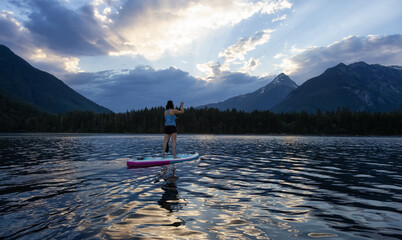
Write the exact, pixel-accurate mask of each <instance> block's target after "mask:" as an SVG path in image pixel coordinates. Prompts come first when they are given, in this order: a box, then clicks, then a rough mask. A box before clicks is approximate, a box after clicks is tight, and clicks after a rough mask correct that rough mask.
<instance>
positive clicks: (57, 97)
mask: <svg viewBox="0 0 402 240" xmlns="http://www.w3.org/2000/svg"><path fill="white" fill-rule="evenodd" d="M0 89H1V90H2V91H3V92H4V93H7V94H8V96H9V97H12V98H15V99H16V100H18V101H22V102H25V103H28V104H30V105H33V106H35V107H36V108H38V109H39V110H42V111H46V112H50V113H65V112H69V111H92V112H95V113H108V112H111V111H110V110H109V109H107V108H105V107H102V106H100V105H98V104H96V103H94V102H93V101H91V100H89V99H87V98H86V97H84V96H82V95H81V94H79V93H78V92H76V91H74V90H73V89H72V88H70V87H69V86H68V85H66V84H65V83H64V82H62V81H61V80H59V79H58V78H56V77H55V76H53V75H51V74H49V73H47V72H45V71H42V70H40V69H37V68H35V67H33V66H32V65H30V64H29V63H28V62H27V61H25V60H24V59H23V58H21V57H19V56H18V55H16V54H14V53H13V52H12V51H11V50H10V49H9V48H8V47H6V46H4V45H1V44H0Z"/></svg>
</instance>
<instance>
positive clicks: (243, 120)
mask: <svg viewBox="0 0 402 240" xmlns="http://www.w3.org/2000/svg"><path fill="white" fill-rule="evenodd" d="M23 110H24V112H25V114H21V113H19V112H18V111H15V112H13V113H10V112H9V113H7V111H6V112H4V111H3V112H2V113H1V114H0V131H1V132H82V133H160V134H161V133H163V128H164V116H163V112H164V110H165V109H164V108H163V107H158V108H151V109H148V108H145V109H142V110H133V111H127V112H126V113H108V114H95V113H92V112H78V111H77V112H69V113H65V114H58V115H53V114H48V113H44V112H40V111H35V110H29V109H28V110H29V111H27V109H23ZM177 129H178V132H179V133H202V134H306V135H402V112H401V111H394V112H389V113H379V112H375V113H371V112H351V111H350V110H348V109H346V108H345V109H338V110H336V111H328V112H321V111H320V110H318V111H317V112H316V113H314V114H312V113H307V112H298V113H296V112H294V113H279V114H277V113H273V112H270V111H253V112H244V111H237V110H236V109H232V110H226V111H220V110H218V109H214V108H208V109H207V108H205V109H195V108H188V109H185V113H184V114H182V115H179V116H178V119H177Z"/></svg>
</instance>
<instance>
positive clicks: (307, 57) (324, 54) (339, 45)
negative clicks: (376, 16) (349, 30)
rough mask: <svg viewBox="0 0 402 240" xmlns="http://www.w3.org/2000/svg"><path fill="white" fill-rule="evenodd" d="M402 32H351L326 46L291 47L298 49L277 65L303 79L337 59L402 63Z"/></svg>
mask: <svg viewBox="0 0 402 240" xmlns="http://www.w3.org/2000/svg"><path fill="white" fill-rule="evenodd" d="M401 46H402V34H395V35H385V36H376V35H369V36H366V37H359V36H349V37H347V38H344V39H342V40H341V41H338V42H335V43H333V44H331V45H329V46H327V47H310V48H307V49H304V50H300V49H297V51H296V50H295V49H296V48H294V47H293V48H292V49H293V50H292V51H293V52H294V53H296V54H295V55H292V56H291V57H288V58H285V59H283V60H282V62H281V64H278V65H277V67H278V68H279V69H281V71H283V72H284V73H286V74H288V75H291V77H292V78H293V79H295V81H296V82H298V83H302V82H304V81H306V80H308V79H309V78H311V77H314V76H317V75H319V74H321V73H322V72H324V70H325V69H327V68H329V67H333V66H335V65H337V64H338V63H341V62H342V63H345V64H350V63H353V62H358V61H365V62H367V63H369V64H377V63H378V64H382V65H402V47H401Z"/></svg>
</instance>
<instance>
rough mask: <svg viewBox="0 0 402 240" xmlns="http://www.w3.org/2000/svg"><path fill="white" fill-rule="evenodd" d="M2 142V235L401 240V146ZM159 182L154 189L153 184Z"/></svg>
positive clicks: (388, 140) (306, 139)
mask: <svg viewBox="0 0 402 240" xmlns="http://www.w3.org/2000/svg"><path fill="white" fill-rule="evenodd" d="M162 140H163V136H162V135H117V134H115V135H105V134H2V135H0V158H1V162H0V168H1V170H0V179H1V180H0V206H1V211H0V238H5V239H402V174H401V173H402V138H398V137H326V136H320V137H315V136H231V135H230V136H229V135H179V136H178V143H177V144H178V146H177V150H178V152H179V153H185V152H198V153H200V155H201V156H202V158H201V159H199V160H196V161H192V162H184V163H179V164H176V165H175V176H176V177H178V178H177V180H176V182H175V183H174V184H167V183H166V182H165V181H164V180H163V179H162V180H160V179H159V177H158V174H159V173H160V172H161V170H163V169H166V167H162V166H156V167H150V168H138V169H128V168H127V167H126V161H127V159H128V158H130V157H133V156H145V155H157V154H161V149H162V146H161V145H162ZM158 180H160V181H158Z"/></svg>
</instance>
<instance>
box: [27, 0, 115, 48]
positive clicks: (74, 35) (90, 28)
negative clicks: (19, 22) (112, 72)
mask: <svg viewBox="0 0 402 240" xmlns="http://www.w3.org/2000/svg"><path fill="white" fill-rule="evenodd" d="M24 6H25V7H26V8H29V9H30V12H29V14H27V18H28V19H27V20H26V21H24V26H25V27H26V28H27V29H28V30H29V32H30V34H31V36H32V38H33V41H34V43H35V45H36V46H39V47H46V48H49V49H52V50H54V51H56V52H59V53H61V54H69V55H96V54H103V53H105V51H106V50H108V49H111V46H110V45H108V44H107V43H106V42H105V41H104V36H103V33H102V31H101V26H99V25H98V23H97V21H96V20H95V19H94V9H93V7H92V6H90V5H83V6H82V7H81V8H79V9H77V10H76V11H73V10H70V9H67V8H66V7H64V6H63V5H62V4H61V3H60V2H58V1H53V0H26V1H24Z"/></svg>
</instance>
